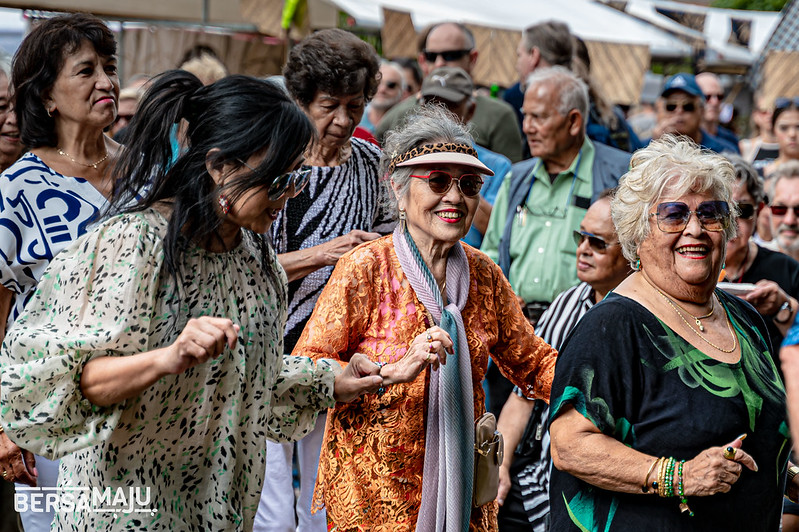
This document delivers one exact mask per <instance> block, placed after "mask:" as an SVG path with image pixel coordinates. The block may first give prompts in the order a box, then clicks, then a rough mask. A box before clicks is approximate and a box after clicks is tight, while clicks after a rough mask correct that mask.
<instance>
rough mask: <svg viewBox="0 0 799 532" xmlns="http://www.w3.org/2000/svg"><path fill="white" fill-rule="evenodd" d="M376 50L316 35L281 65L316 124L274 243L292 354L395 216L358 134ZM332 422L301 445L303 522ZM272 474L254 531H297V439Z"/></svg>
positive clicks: (373, 82) (374, 79)
mask: <svg viewBox="0 0 799 532" xmlns="http://www.w3.org/2000/svg"><path fill="white" fill-rule="evenodd" d="M379 72H380V60H379V58H378V56H377V53H376V52H375V50H374V48H372V46H371V45H369V44H367V43H366V42H364V41H362V40H361V39H359V38H358V37H356V36H355V35H353V34H352V33H349V32H346V31H344V30H339V29H329V30H322V31H318V32H316V33H314V34H312V35H310V36H308V37H307V38H305V39H304V40H303V41H302V42H300V43H299V44H297V45H296V46H294V48H292V50H291V53H290V54H289V58H288V62H287V63H286V66H285V68H284V69H283V75H284V76H285V81H286V88H287V89H288V91H289V93H290V94H291V96H292V97H293V98H294V100H295V101H296V102H297V103H298V104H299V106H300V108H301V109H302V110H303V111H304V112H305V114H306V115H307V116H308V118H310V119H311V122H313V124H314V126H315V129H316V138H315V140H314V141H313V142H312V143H311V144H310V145H309V146H308V148H307V149H306V151H305V160H304V161H303V164H304V165H305V167H306V168H309V169H310V170H311V174H310V183H309V185H308V186H307V187H306V188H305V190H303V191H302V192H301V193H300V194H299V195H298V196H297V197H296V198H291V199H289V200H288V202H287V203H286V208H285V209H284V210H283V211H282V212H281V213H280V214H279V215H278V218H277V220H275V223H274V225H273V226H272V231H271V234H272V239H273V242H274V244H275V248H276V250H277V252H278V253H279V254H280V255H279V259H280V263H281V265H282V266H283V268H284V269H285V270H286V274H287V275H288V278H289V315H288V322H287V324H286V336H285V349H286V352H287V353H289V352H291V350H292V349H293V348H294V344H295V343H296V342H297V339H298V338H299V336H300V333H301V332H302V329H303V327H304V326H305V323H306V321H307V320H308V318H309V317H310V315H311V311H312V310H313V307H314V303H316V299H317V298H318V297H319V294H320V293H321V291H322V288H324V286H325V283H326V282H327V279H328V277H330V274H331V272H332V271H333V266H334V265H335V264H336V261H337V260H338V258H339V257H340V256H341V255H343V254H344V253H346V252H347V251H349V250H351V249H352V248H354V247H355V246H357V245H359V244H361V243H363V242H367V241H369V240H373V239H375V238H377V237H379V236H380V235H381V234H385V233H388V232H389V231H391V229H392V228H393V226H394V222H393V217H392V216H391V215H389V214H388V213H387V212H386V210H385V209H383V208H382V207H381V204H383V203H384V201H383V200H384V193H383V187H382V186H381V184H380V176H379V174H378V161H379V158H380V149H379V148H378V147H377V146H374V145H372V144H370V143H369V142H365V141H362V140H361V139H358V138H354V137H352V135H353V132H354V131H355V127H356V126H357V125H358V124H359V123H360V121H361V118H362V116H363V113H364V107H365V106H366V103H367V102H368V101H369V100H370V99H371V98H372V96H374V94H375V91H376V90H377V85H378V74H379ZM323 428H324V422H323V421H322V420H320V423H319V428H318V429H317V430H315V431H314V432H313V433H312V434H311V435H310V436H309V437H308V438H306V439H304V440H303V441H301V442H299V443H298V444H297V448H298V456H299V463H300V470H301V478H302V483H301V489H300V498H299V500H298V502H297V503H296V512H297V516H298V519H299V521H300V523H301V526H306V524H305V523H306V522H307V521H308V520H313V521H315V522H316V525H314V526H315V528H313V530H323V529H324V528H325V522H324V515H320V516H311V515H310V506H311V493H312V490H313V482H314V478H315V475H316V466H317V464H318V462H319V446H320V445H321V437H322V431H323ZM267 449H268V453H267V456H268V460H269V464H268V467H267V471H268V473H267V480H266V483H265V485H264V494H263V497H262V498H261V504H260V508H259V511H258V518H257V520H256V523H255V529H256V530H269V531H271V530H285V529H289V528H290V529H293V528H294V527H295V526H296V525H295V522H294V512H291V511H287V508H292V507H294V506H295V500H294V489H293V486H292V482H291V476H292V449H291V446H290V444H282V445H281V444H273V443H272V442H269V443H268V444H267Z"/></svg>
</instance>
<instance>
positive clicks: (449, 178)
mask: <svg viewBox="0 0 799 532" xmlns="http://www.w3.org/2000/svg"><path fill="white" fill-rule="evenodd" d="M411 177H416V178H419V179H426V180H427V185H428V186H429V187H430V190H432V191H433V192H435V193H436V194H442V195H443V194H446V193H447V192H449V189H450V187H452V182H453V181H457V182H458V189H460V191H461V194H463V195H464V196H466V197H467V198H473V197H475V196H477V195H478V194H480V189H481V188H483V176H481V175H478V174H463V175H462V176H460V177H455V176H453V175H451V174H449V173H448V172H444V171H442V170H433V171H432V172H430V173H429V174H427V175H411Z"/></svg>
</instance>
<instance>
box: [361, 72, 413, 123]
mask: <svg viewBox="0 0 799 532" xmlns="http://www.w3.org/2000/svg"><path fill="white" fill-rule="evenodd" d="M406 85H407V84H406V83H405V72H404V71H403V69H402V67H401V66H400V65H398V64H397V63H393V62H391V61H382V62H381V63H380V85H378V86H377V92H376V93H375V96H374V98H372V101H371V102H369V105H367V106H366V110H365V111H364V113H363V118H361V123H360V124H358V125H359V126H361V127H362V128H364V129H366V130H367V131H369V133H371V134H373V135H374V133H375V128H376V127H377V125H378V124H379V123H380V121H381V120H383V117H384V116H386V113H387V112H388V111H389V109H391V108H392V107H394V106H395V105H397V104H398V103H400V101H402V95H403V93H404V92H405V87H406Z"/></svg>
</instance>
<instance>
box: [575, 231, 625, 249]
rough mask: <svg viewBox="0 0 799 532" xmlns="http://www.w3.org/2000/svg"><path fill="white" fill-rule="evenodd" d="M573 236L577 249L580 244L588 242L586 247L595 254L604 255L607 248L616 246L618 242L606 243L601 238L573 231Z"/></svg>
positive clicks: (584, 232)
mask: <svg viewBox="0 0 799 532" xmlns="http://www.w3.org/2000/svg"><path fill="white" fill-rule="evenodd" d="M573 234H574V243H575V244H577V247H580V244H582V243H583V242H584V241H585V240H588V245H589V246H591V249H593V250H594V251H596V252H597V253H604V252H605V251H607V250H608V247H609V246H615V245H616V244H618V242H611V243H608V242H606V241H605V239H604V238H602V237H601V236H596V235H595V234H593V233H589V232H588V231H575V232H574V233H573Z"/></svg>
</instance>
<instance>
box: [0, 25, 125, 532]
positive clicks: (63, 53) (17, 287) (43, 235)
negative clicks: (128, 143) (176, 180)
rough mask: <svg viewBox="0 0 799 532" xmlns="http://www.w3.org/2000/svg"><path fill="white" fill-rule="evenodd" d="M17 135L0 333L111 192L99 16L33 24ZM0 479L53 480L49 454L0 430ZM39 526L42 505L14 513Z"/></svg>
mask: <svg viewBox="0 0 799 532" xmlns="http://www.w3.org/2000/svg"><path fill="white" fill-rule="evenodd" d="M11 77H12V82H13V85H14V91H13V92H14V99H15V110H16V114H17V121H18V123H19V130H20V137H21V140H22V143H23V144H24V145H25V146H27V147H28V148H29V149H30V151H29V152H28V153H27V154H26V155H25V156H23V157H22V158H21V159H20V160H19V161H17V162H16V163H15V164H13V165H12V166H11V167H9V168H8V169H7V170H6V171H5V172H4V173H3V174H2V176H0V259H1V260H0V339H2V338H3V337H4V336H5V333H6V330H7V328H8V327H10V326H11V325H12V324H13V323H14V321H15V320H16V318H17V317H18V316H19V314H20V312H21V311H22V309H23V308H24V306H25V304H26V303H27V302H28V300H29V299H30V298H31V296H32V295H33V293H34V291H35V288H36V284H37V283H38V281H39V278H40V276H41V275H42V273H43V272H44V270H45V268H46V267H47V265H48V264H49V263H50V261H51V260H52V259H53V257H54V256H55V255H56V254H57V253H58V252H59V251H61V250H62V249H63V248H64V247H65V246H66V245H67V244H69V243H70V242H71V241H73V240H75V239H76V238H77V237H78V236H80V235H82V234H83V233H85V232H86V230H87V229H88V228H89V227H90V226H91V225H92V224H93V223H94V222H96V221H97V220H98V218H99V216H100V214H101V212H102V210H103V209H104V208H105V206H106V204H107V201H108V198H109V197H110V196H111V194H112V189H113V183H112V181H111V179H110V177H109V173H108V172H107V170H108V169H109V168H110V165H111V163H112V161H113V160H114V157H115V155H116V153H117V151H118V150H119V148H120V146H119V145H118V144H117V143H116V142H114V141H113V140H111V139H110V138H109V137H107V136H106V135H104V134H103V129H105V128H106V127H108V126H109V125H111V124H112V123H113V122H114V119H115V118H116V115H117V101H118V96H119V78H118V77H117V59H116V42H115V40H114V36H113V34H112V33H111V31H110V30H109V29H108V27H106V25H105V24H104V23H103V22H102V21H100V20H99V19H97V18H95V17H92V16H90V15H85V14H75V15H67V16H60V17H55V18H52V19H49V20H46V21H44V22H42V23H41V24H39V25H38V26H36V27H34V28H33V30H32V31H31V33H30V34H29V35H28V36H27V37H26V38H25V40H24V41H23V42H22V44H21V45H20V48H19V50H18V51H17V54H16V55H15V57H14V62H13V67H12V76H11ZM0 470H1V471H3V472H4V473H5V474H4V475H3V477H4V480H6V481H9V482H13V481H16V482H18V483H20V484H26V485H29V486H36V485H37V484H38V486H55V485H56V480H57V476H58V465H57V462H52V463H51V462H48V461H46V460H44V459H42V458H34V457H33V455H32V453H30V452H27V451H24V450H22V449H20V448H19V447H17V446H16V445H15V444H14V443H13V442H11V440H9V438H8V436H7V435H6V434H4V433H2V434H0ZM22 520H23V524H24V525H25V530H27V531H30V530H34V531H38V530H49V529H50V522H51V521H52V514H49V513H32V512H28V513H26V514H23V515H22Z"/></svg>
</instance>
